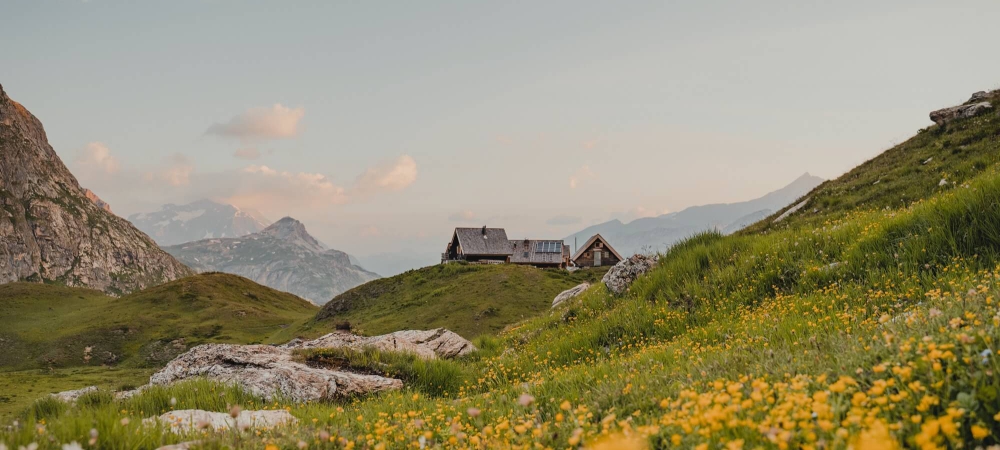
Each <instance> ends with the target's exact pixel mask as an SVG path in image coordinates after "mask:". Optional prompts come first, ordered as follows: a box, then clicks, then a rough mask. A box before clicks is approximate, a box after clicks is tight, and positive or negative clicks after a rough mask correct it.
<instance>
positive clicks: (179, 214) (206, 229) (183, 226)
mask: <svg viewBox="0 0 1000 450" xmlns="http://www.w3.org/2000/svg"><path fill="white" fill-rule="evenodd" d="M128 220H129V222H132V223H133V224H135V226H136V227H137V228H139V229H140V230H142V231H143V232H145V233H146V234H148V235H149V237H151V238H153V240H155V241H156V243H157V244H160V245H176V244H183V243H185V242H193V241H197V240H200V239H210V238H236V237H240V236H245V235H248V234H252V233H257V232H259V231H261V230H263V229H264V228H267V225H268V224H269V223H271V222H270V221H269V220H267V219H266V218H265V217H264V216H263V215H261V214H260V213H259V212H257V211H253V210H243V209H240V208H237V207H235V206H233V205H227V204H223V203H217V202H213V201H211V200H207V199H203V200H198V201H196V202H191V203H188V204H186V205H174V204H167V205H163V207H162V208H160V210H159V211H154V212H148V213H139V214H132V215H130V216H128Z"/></svg>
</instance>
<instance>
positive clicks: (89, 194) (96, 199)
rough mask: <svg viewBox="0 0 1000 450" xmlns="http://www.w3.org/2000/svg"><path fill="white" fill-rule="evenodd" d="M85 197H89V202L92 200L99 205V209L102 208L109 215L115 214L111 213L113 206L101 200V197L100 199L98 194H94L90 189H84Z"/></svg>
mask: <svg viewBox="0 0 1000 450" xmlns="http://www.w3.org/2000/svg"><path fill="white" fill-rule="evenodd" d="M83 195H84V196H86V197H87V200H90V201H91V202H93V203H94V204H95V205H97V207H98V208H101V209H103V210H105V211H107V212H109V213H112V214H114V213H113V212H111V205H109V204H108V202H106V201H104V200H101V197H98V196H97V194H95V193H94V191H92V190H90V189H84V190H83Z"/></svg>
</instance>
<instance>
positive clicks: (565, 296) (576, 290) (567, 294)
mask: <svg viewBox="0 0 1000 450" xmlns="http://www.w3.org/2000/svg"><path fill="white" fill-rule="evenodd" d="M589 287H590V283H582V284H579V285H577V286H575V287H572V288H570V289H566V290H565V291H562V292H560V293H559V295H557V296H556V298H554V299H552V307H553V308H555V307H556V306H559V305H561V304H563V302H565V301H566V300H569V299H571V298H574V297H576V296H578V295H580V294H582V293H583V291H586V290H587V288H589Z"/></svg>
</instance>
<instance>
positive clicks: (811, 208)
mask: <svg viewBox="0 0 1000 450" xmlns="http://www.w3.org/2000/svg"><path fill="white" fill-rule="evenodd" d="M992 101H993V104H994V105H1000V96H994V98H992ZM998 140H1000V115H998V114H997V113H996V112H992V113H989V114H984V115H980V116H978V117H974V118H971V119H966V120H960V121H955V122H951V123H948V124H945V125H943V126H937V125H934V126H930V127H928V128H925V129H922V130H920V132H919V133H917V135H916V136H914V137H912V138H911V139H909V140H907V141H906V142H904V143H902V144H900V145H898V146H895V147H893V148H891V149H889V150H887V151H885V152H883V153H882V154H880V155H878V156H877V157H875V158H872V159H871V160H869V161H867V162H865V163H864V164H861V165H860V166H857V167H855V168H854V169H853V170H851V171H850V172H848V173H846V174H844V175H843V176H841V177H839V178H837V179H835V180H830V181H827V182H825V183H823V184H822V185H820V186H819V187H817V188H816V189H814V190H813V191H812V192H810V193H809V194H808V195H806V196H805V198H804V199H808V201H807V202H806V204H805V205H804V206H803V207H802V208H801V209H799V210H798V211H797V212H795V213H793V214H791V215H790V216H788V217H787V218H785V219H783V220H781V221H780V222H777V223H775V222H774V219H775V218H777V217H778V216H780V215H782V214H783V213H785V212H786V211H788V210H789V209H790V208H792V207H794V206H796V205H797V204H798V203H800V202H795V203H793V204H792V205H789V206H788V207H786V208H784V209H782V210H781V211H778V212H777V213H775V214H774V215H772V216H771V217H769V218H768V219H766V220H763V221H760V222H758V223H756V224H754V225H752V226H750V227H748V228H746V229H744V230H743V231H742V232H741V233H742V234H756V233H759V232H761V231H767V230H773V229H783V228H787V227H795V226H804V225H805V226H818V225H821V224H822V223H823V222H824V221H826V220H829V219H831V218H836V217H840V216H843V215H844V214H847V213H848V212H855V211H859V210H868V211H870V210H878V209H883V208H902V207H905V206H907V205H910V204H912V203H913V202H915V201H919V200H920V199H924V198H927V197H929V196H931V195H933V194H935V193H937V192H942V191H945V190H948V189H950V188H953V187H956V186H963V185H965V184H966V183H967V182H968V181H969V180H970V179H971V178H973V177H975V176H976V175H978V174H980V173H982V172H983V170H985V169H986V168H987V167H991V166H994V165H996V164H997V162H998V161H1000V152H997V142H998ZM941 180H945V182H946V183H947V185H946V186H941V185H940V184H941Z"/></svg>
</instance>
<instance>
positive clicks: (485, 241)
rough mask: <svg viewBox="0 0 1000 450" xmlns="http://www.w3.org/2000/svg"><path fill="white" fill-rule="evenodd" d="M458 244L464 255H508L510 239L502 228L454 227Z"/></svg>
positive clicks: (509, 252)
mask: <svg viewBox="0 0 1000 450" xmlns="http://www.w3.org/2000/svg"><path fill="white" fill-rule="evenodd" d="M455 235H456V236H458V244H459V245H461V246H462V253H463V254H466V255H504V256H507V255H510V254H511V248H510V241H508V240H507V231H505V230H504V229H503V228H485V229H484V228H455Z"/></svg>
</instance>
